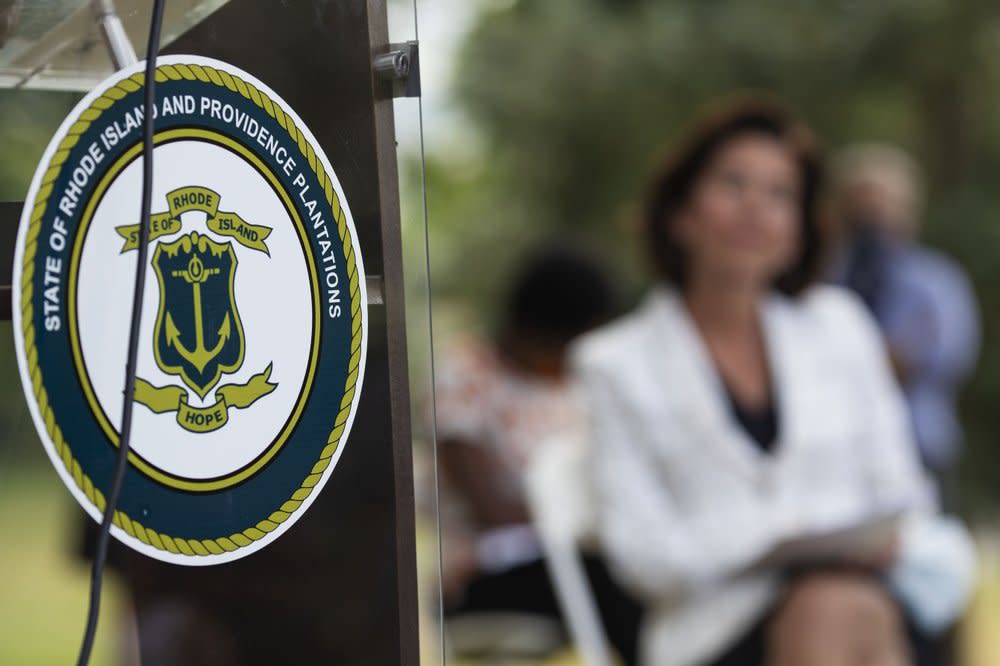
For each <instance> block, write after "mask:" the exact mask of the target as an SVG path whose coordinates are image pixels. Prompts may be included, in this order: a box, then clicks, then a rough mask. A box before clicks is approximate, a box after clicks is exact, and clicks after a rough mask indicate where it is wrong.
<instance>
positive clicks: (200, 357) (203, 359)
mask: <svg viewBox="0 0 1000 666" xmlns="http://www.w3.org/2000/svg"><path fill="white" fill-rule="evenodd" d="M221 272H222V269H220V268H218V267H216V268H205V265H204V263H202V261H201V259H199V258H198V255H197V254H195V255H192V257H191V259H190V261H188V265H187V270H177V271H172V272H171V275H172V276H173V277H180V278H183V279H184V281H185V282H187V283H188V284H190V285H191V291H192V292H193V295H194V335H195V338H194V339H195V345H194V351H191V350H189V349H187V348H186V347H185V346H184V344H183V343H182V342H181V339H180V329H178V328H177V326H176V325H175V324H174V320H173V318H172V317H171V316H170V313H169V312H167V318H166V326H167V331H166V334H167V344H168V345H172V346H173V347H174V348H175V349H176V350H177V353H178V354H180V355H181V356H182V357H183V358H184V359H185V360H187V361H188V362H190V363H191V364H192V365H193V366H194V367H195V368H197V369H198V372H203V371H204V370H205V366H206V365H208V362H209V361H211V360H212V359H213V358H215V357H216V356H217V355H218V354H219V352H220V351H222V346H223V345H224V344H225V343H226V340H228V339H229V336H230V335H231V334H232V327H231V325H230V322H229V313H228V312H227V313H226V317H225V319H223V320H222V325H221V326H219V331H218V334H219V341H218V342H217V343H216V345H215V347H214V348H212V349H210V350H209V349H205V333H204V331H203V330H202V326H203V320H202V312H201V285H202V283H203V282H205V281H206V280H207V279H208V278H209V277H211V276H212V275H218V274H219V273H221Z"/></svg>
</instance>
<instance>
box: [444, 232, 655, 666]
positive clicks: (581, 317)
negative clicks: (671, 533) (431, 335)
mask: <svg viewBox="0 0 1000 666" xmlns="http://www.w3.org/2000/svg"><path fill="white" fill-rule="evenodd" d="M617 312H618V295H617V291H616V286H615V285H614V283H613V282H612V281H611V279H610V278H609V277H608V275H607V274H606V273H605V271H604V270H603V267H602V266H600V265H599V264H598V263H596V262H595V261H594V260H593V259H592V258H591V257H590V256H589V255H588V254H586V253H583V252H582V251H580V250H578V249H575V248H572V247H569V246H565V245H553V246H551V247H546V248H543V249H541V250H539V251H538V252H536V253H534V254H533V255H532V256H530V257H529V258H528V259H527V261H526V262H525V263H524V265H523V266H522V267H521V269H520V272H519V273H518V274H517V276H516V277H515V279H514V280H513V285H512V288H511V290H510V292H509V295H508V297H507V301H506V303H505V304H504V309H503V310H502V312H501V315H500V316H501V320H502V321H501V326H500V334H499V335H498V336H497V339H496V342H495V343H489V342H485V341H472V340H464V341H462V343H461V344H459V345H455V348H454V349H452V350H451V353H450V354H448V355H447V356H446V357H445V358H443V359H442V362H441V366H440V368H439V370H438V373H437V380H438V381H437V387H436V401H437V433H438V441H439V443H440V445H439V457H440V464H441V468H442V491H441V494H442V514H443V515H442V523H443V526H442V531H443V534H444V549H443V558H444V586H445V597H446V599H445V613H446V616H458V615H463V614H489V613H511V612H513V613H521V614H527V615H534V616H543V617H547V618H550V619H553V620H555V621H556V622H558V623H560V624H562V619H561V613H560V610H559V607H558V602H557V599H556V596H555V593H554V591H553V587H552V584H551V582H550V580H549V575H548V573H547V570H546V565H545V561H544V559H543V552H542V546H541V543H540V541H539V538H538V536H537V535H536V532H535V529H534V528H533V527H532V524H531V523H532V520H531V516H530V511H529V507H528V506H527V503H526V497H525V488H524V474H525V472H526V470H527V467H528V465H529V464H530V462H531V458H532V455H533V454H534V453H535V451H536V450H537V449H538V447H539V446H540V445H541V444H542V443H543V442H545V441H546V440H547V439H549V438H551V437H554V436H560V437H562V436H568V437H572V438H575V439H576V441H582V436H581V435H580V434H579V433H581V431H582V427H583V424H584V423H585V419H584V417H583V415H582V414H581V413H580V411H579V402H578V401H577V400H574V399H573V396H572V395H571V392H570V390H569V386H568V384H567V382H566V376H565V374H566V373H565V350H566V348H567V345H568V344H569V343H570V341H572V340H573V339H574V338H575V337H576V336H578V335H579V334H581V333H583V332H585V331H587V330H589V329H591V328H593V327H595V326H597V325H599V324H602V323H605V322H607V321H608V320H609V319H611V317H612V316H613V315H615V314H617ZM584 564H585V566H586V569H587V573H588V577H589V578H590V585H591V589H592V591H593V593H594V596H595V597H596V602H597V604H598V606H599V608H600V611H601V613H602V619H603V621H604V625H605V631H606V633H607V634H608V638H609V640H610V641H611V642H612V643H613V644H614V646H615V648H616V649H617V650H618V651H619V652H620V654H621V655H622V656H623V658H624V659H625V663H634V651H635V643H636V636H637V633H638V613H639V610H638V607H637V606H636V605H635V604H634V603H633V602H632V601H631V600H630V599H629V598H628V597H627V596H626V595H625V594H624V593H623V592H622V591H621V590H620V588H618V586H617V585H615V584H614V583H613V582H612V581H611V579H610V578H609V576H608V574H607V572H606V569H605V568H604V566H603V563H602V562H601V561H600V560H599V559H598V558H595V557H590V556H588V557H585V558H584Z"/></svg>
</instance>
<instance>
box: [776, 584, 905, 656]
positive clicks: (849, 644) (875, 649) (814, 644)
mask: <svg viewBox="0 0 1000 666" xmlns="http://www.w3.org/2000/svg"><path fill="white" fill-rule="evenodd" d="M768 653H769V655H770V658H769V660H768V661H769V663H770V664H771V665H772V666H789V665H794V666H804V665H808V666H814V665H815V666H819V665H820V664H823V665H825V664H830V665H831V666H833V665H837V666H840V665H843V666H855V665H858V666H861V665H864V666H869V665H871V666H876V665H877V666H890V665H891V666H905V665H906V664H909V663H910V661H911V660H910V657H909V649H908V646H907V642H906V633H905V627H904V623H903V618H902V615H901V613H900V612H899V609H898V607H897V606H896V603H895V601H894V600H893V599H892V597H891V596H890V595H889V594H888V592H887V591H886V590H885V589H884V588H883V587H882V585H880V584H879V583H878V582H877V581H875V580H873V579H871V578H869V577H867V576H864V575H861V574H856V573H841V572H830V573H817V574H812V575H809V576H807V577H805V578H802V579H800V580H798V581H796V582H795V583H793V584H792V585H791V586H790V587H789V589H788V590H787V592H786V594H785V596H784V599H783V601H782V603H781V604H780V606H779V608H778V610H777V612H776V613H775V617H774V619H773V621H772V622H771V626H770V631H769V633H768Z"/></svg>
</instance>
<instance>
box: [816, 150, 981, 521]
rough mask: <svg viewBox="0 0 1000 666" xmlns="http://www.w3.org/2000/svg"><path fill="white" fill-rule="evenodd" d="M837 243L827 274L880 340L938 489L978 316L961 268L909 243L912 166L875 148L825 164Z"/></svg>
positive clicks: (918, 185)
mask: <svg viewBox="0 0 1000 666" xmlns="http://www.w3.org/2000/svg"><path fill="white" fill-rule="evenodd" d="M835 167H836V168H835V177H836V190H837V192H836V194H837V203H838V207H839V211H838V212H839V214H840V215H841V216H842V218H843V221H844V223H845V225H844V226H845V232H846V243H845V248H844V254H843V257H842V258H841V262H840V264H839V266H838V271H837V278H838V281H839V282H842V283H843V284H845V285H846V286H848V287H850V288H851V289H853V290H854V291H856V292H857V293H858V295H859V296H860V297H861V298H862V299H863V300H864V302H865V303H866V304H867V305H868V307H869V308H870V309H871V311H872V313H873V314H874V315H875V318H876V319H877V321H878V324H879V327H880V328H881V329H882V333H883V335H884V336H885V340H886V343H887V346H888V348H889V354H890V356H891V359H892V364H893V368H894V369H895V371H896V376H897V378H898V380H899V383H900V386H901V387H902V389H903V392H904V394H905V396H906V402H907V405H908V408H909V411H910V418H911V420H912V422H913V427H914V431H915V434H916V441H917V444H918V446H919V448H920V457H921V460H922V461H923V463H924V465H925V466H926V467H927V469H928V470H929V471H930V472H931V473H932V474H933V475H934V477H935V478H936V480H937V481H938V484H939V486H940V487H941V491H942V494H943V495H945V501H946V503H952V501H953V500H954V490H955V488H954V484H953V482H952V475H953V470H954V464H955V461H956V458H957V456H958V453H959V450H960V448H961V441H962V431H961V426H960V425H959V422H958V417H957V413H956V398H957V394H958V391H959V389H960V387H961V384H962V382H963V381H964V380H965V379H966V377H967V376H968V375H969V373H970V371H971V370H972V368H973V365H974V363H975V359H976V356H977V353H978V349H979V313H978V309H977V306H976V301H975V296H974V294H973V291H972V288H971V286H970V284H969V281H968V279H967V277H966V275H965V272H964V271H963V270H962V268H961V267H959V266H958V265H957V264H956V263H955V262H954V261H952V260H951V259H949V258H948V257H946V256H944V255H942V254H941V253H939V252H935V251H933V250H931V249H928V248H926V247H924V246H922V245H921V244H920V243H919V242H918V241H917V240H916V237H917V234H918V231H919V219H920V215H921V213H922V210H921V207H922V199H923V183H922V174H921V170H920V167H919V166H918V165H917V164H916V162H915V161H914V160H913V159H912V158H911V157H910V156H909V155H907V154H906V153H905V152H904V151H902V150H901V149H899V148H897V147H895V146H891V145H884V144H859V145H855V146H851V147H848V148H846V149H845V150H844V151H843V152H842V153H841V154H840V156H839V158H838V159H837V161H836V164H835Z"/></svg>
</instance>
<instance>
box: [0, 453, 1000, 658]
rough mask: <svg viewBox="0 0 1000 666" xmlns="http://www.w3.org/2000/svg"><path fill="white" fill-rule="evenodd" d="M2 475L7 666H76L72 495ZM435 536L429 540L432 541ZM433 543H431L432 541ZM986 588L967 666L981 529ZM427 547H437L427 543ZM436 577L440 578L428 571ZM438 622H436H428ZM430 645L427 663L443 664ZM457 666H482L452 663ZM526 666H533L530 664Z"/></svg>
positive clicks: (992, 621)
mask: <svg viewBox="0 0 1000 666" xmlns="http://www.w3.org/2000/svg"><path fill="white" fill-rule="evenodd" d="M6 464H7V469H5V470H3V474H0V481H2V483H0V534H4V535H6V539H5V541H4V542H3V545H2V546H0V572H3V573H2V574H0V664H5V665H6V664H17V665H18V666H50V665H52V666H57V665H58V666H63V665H65V664H71V663H74V662H75V660H76V653H77V650H78V648H79V641H80V638H81V632H82V631H83V623H84V619H85V613H86V611H87V591H88V577H89V569H88V568H87V566H86V565H85V564H84V563H83V562H82V561H78V560H76V559H74V557H73V556H72V548H73V547H74V546H75V544H74V539H75V537H76V530H77V528H78V526H77V525H76V524H75V522H74V521H75V520H76V518H77V516H78V514H77V512H76V511H75V510H74V509H73V504H72V500H71V499H70V496H69V494H68V492H67V491H66V490H65V489H64V488H63V487H62V484H61V483H60V481H59V479H58V477H57V476H56V474H55V473H54V472H53V471H52V470H51V469H50V468H49V467H47V466H44V465H41V464H37V463H34V464H21V463H14V465H11V461H10V460H9V459H8V460H7V461H6ZM428 536H429V535H426V534H425V535H424V537H428ZM424 541H426V539H424ZM977 542H978V544H979V552H980V573H981V578H980V584H979V589H978V591H977V593H976V597H975V600H974V602H973V604H972V608H971V610H970V613H969V616H968V618H967V619H966V621H965V623H964V624H963V627H962V631H961V637H962V645H963V648H964V649H963V654H964V656H965V658H964V659H963V660H962V665H963V666H996V665H997V664H1000V633H998V632H997V631H996V628H997V626H998V622H1000V534H998V533H994V532H986V531H983V530H980V531H979V533H978V534H977ZM424 547H425V548H427V547H430V544H428V543H424ZM423 573H424V574H425V576H426V575H428V574H430V575H431V577H433V572H430V571H424V572H423ZM123 607H124V601H123V594H122V587H121V583H120V581H118V580H117V579H116V578H115V576H114V574H113V573H111V574H109V577H108V578H107V579H106V581H105V594H104V604H103V608H102V612H101V621H100V625H99V630H98V637H97V644H96V647H95V651H94V656H93V659H92V661H91V663H92V664H93V665H94V666H111V665H114V664H118V663H119V662H118V661H117V660H116V658H115V656H116V655H117V654H120V646H121V644H122V635H121V624H120V622H119V619H120V618H121V615H122V611H123ZM425 620H430V618H425ZM433 624H434V623H433V621H427V622H425V623H424V627H423V628H424V637H423V638H424V639H425V641H427V642H428V643H434V642H435V639H436V636H434V635H433V634H434V629H433ZM428 647H429V645H425V646H424V648H425V652H426V654H425V655H424V656H425V663H438V661H437V658H436V657H437V655H436V654H435V651H434V650H428V649H427V648H428ZM449 664H452V665H453V666H479V665H478V664H477V663H476V662H471V661H457V660H456V661H451V660H449ZM579 664H580V662H579V660H578V659H577V658H576V657H575V656H574V654H573V653H572V651H568V650H567V651H565V652H563V653H560V654H558V655H554V656H553V657H551V658H550V659H547V660H545V661H543V662H540V663H539V666H578V665H579ZM520 666H526V665H525V664H524V663H523V662H521V663H520Z"/></svg>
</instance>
